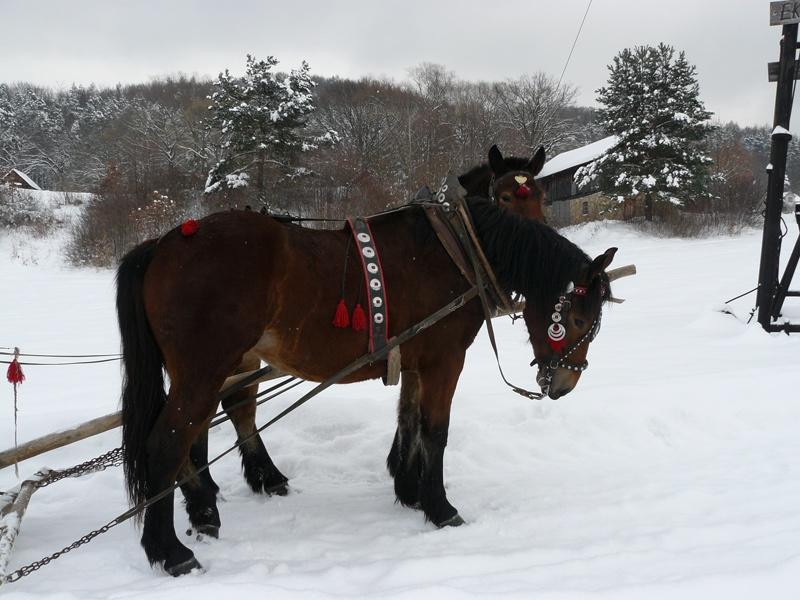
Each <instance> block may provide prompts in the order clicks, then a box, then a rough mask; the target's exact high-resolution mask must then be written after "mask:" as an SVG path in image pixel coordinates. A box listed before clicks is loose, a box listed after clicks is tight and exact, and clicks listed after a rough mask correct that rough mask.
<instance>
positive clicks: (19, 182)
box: [0, 169, 42, 190]
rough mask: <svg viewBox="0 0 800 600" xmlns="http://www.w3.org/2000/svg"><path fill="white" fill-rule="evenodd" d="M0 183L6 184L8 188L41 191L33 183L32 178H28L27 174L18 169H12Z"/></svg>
mask: <svg viewBox="0 0 800 600" xmlns="http://www.w3.org/2000/svg"><path fill="white" fill-rule="evenodd" d="M0 183H4V184H6V185H8V186H11V187H14V188H20V189H24V190H41V189H42V188H40V187H39V186H38V185H36V182H35V181H33V179H31V178H30V177H28V176H27V175H26V174H25V173H23V172H22V171H20V170H18V169H11V170H10V171H9V172H8V173H6V174H5V175H4V176H3V178H2V179H0Z"/></svg>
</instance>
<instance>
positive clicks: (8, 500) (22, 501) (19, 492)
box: [0, 472, 47, 586]
mask: <svg viewBox="0 0 800 600" xmlns="http://www.w3.org/2000/svg"><path fill="white" fill-rule="evenodd" d="M46 474H47V473H46V472H45V473H37V474H36V475H34V476H33V477H31V478H30V479H26V480H25V481H23V482H22V483H21V484H20V486H19V487H18V488H17V489H16V490H14V491H11V492H5V493H3V494H0V586H2V585H3V582H4V581H5V580H6V573H7V569H8V562H9V561H10V560H11V551H12V550H13V549H14V542H15V541H16V539H17V535H19V529H20V526H21V525H22V517H24V516H25V510H26V509H27V508H28V503H29V502H30V500H31V496H32V495H33V492H35V491H36V490H37V489H38V488H37V483H38V482H39V480H41V479H42V477H44V476H45V475H46Z"/></svg>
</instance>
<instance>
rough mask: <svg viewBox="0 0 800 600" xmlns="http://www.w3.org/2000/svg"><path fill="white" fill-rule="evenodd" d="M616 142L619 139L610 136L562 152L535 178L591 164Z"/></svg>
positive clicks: (548, 162) (547, 163)
mask: <svg viewBox="0 0 800 600" xmlns="http://www.w3.org/2000/svg"><path fill="white" fill-rule="evenodd" d="M618 142H619V138H618V137H617V136H615V135H610V136H608V137H606V138H603V139H602V140H597V141H596V142H592V143H591V144H588V145H586V146H581V147H580V148H575V149H574V150H569V151H567V152H562V153H561V154H559V155H558V156H554V157H553V158H551V159H550V160H548V161H547V162H546V163H545V164H544V166H543V167H542V170H541V171H539V174H538V175H537V176H536V178H537V179H541V178H542V177H549V176H550V175H555V174H556V173H560V172H561V171H566V170H567V169H571V168H573V167H579V166H581V165H585V164H586V163H589V162H592V161H593V160H595V159H597V158H600V157H601V156H602V155H603V154H605V153H606V152H608V151H609V150H611V148H613V147H614V146H616V145H617V143H618Z"/></svg>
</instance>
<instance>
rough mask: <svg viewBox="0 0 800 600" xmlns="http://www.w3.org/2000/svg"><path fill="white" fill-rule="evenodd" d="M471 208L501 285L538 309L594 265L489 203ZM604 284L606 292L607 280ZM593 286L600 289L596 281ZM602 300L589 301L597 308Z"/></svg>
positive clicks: (547, 231)
mask: <svg viewBox="0 0 800 600" xmlns="http://www.w3.org/2000/svg"><path fill="white" fill-rule="evenodd" d="M467 206H468V207H469V211H470V214H471V215H472V220H473V222H474V224H475V229H476V233H477V235H478V238H479V239H480V242H481V246H482V247H483V251H484V253H485V254H486V258H487V259H488V260H489V262H490V263H491V264H492V266H493V267H494V269H495V274H496V275H497V278H498V281H499V283H500V285H502V286H504V287H505V288H506V289H507V291H515V292H520V293H521V294H522V295H524V296H525V298H526V300H528V301H529V302H532V303H533V304H534V305H536V306H545V307H546V306H549V305H550V304H552V303H553V301H554V299H555V298H557V297H558V295H559V294H561V293H563V292H564V290H565V289H566V287H567V284H568V283H569V282H570V281H572V282H577V281H578V279H579V278H580V276H581V275H582V274H583V271H584V269H586V267H588V266H589V264H590V263H591V259H590V258H589V257H588V256H587V255H586V253H585V252H584V251H583V250H581V249H580V248H578V246H576V245H575V244H573V243H572V242H570V241H569V240H568V239H567V238H565V237H564V236H562V235H560V234H559V233H557V232H556V231H555V230H553V229H552V228H551V227H550V226H548V225H545V224H543V223H539V222H538V221H533V220H530V219H525V218H523V217H520V216H519V215H516V214H514V213H512V212H511V211H507V210H503V209H500V208H498V207H497V206H496V205H495V204H493V203H492V202H490V201H489V200H487V199H486V198H481V197H475V196H473V197H470V198H467ZM604 283H605V285H606V286H608V280H607V278H605V277H604ZM592 284H593V285H592V287H594V285H598V283H597V281H596V280H595V282H592ZM607 296H610V289H609V290H608V294H607ZM599 297H600V294H595V293H590V294H587V296H586V299H587V302H594V301H595V299H597V298H599ZM587 308H588V309H589V310H597V309H599V307H597V306H589V307H587Z"/></svg>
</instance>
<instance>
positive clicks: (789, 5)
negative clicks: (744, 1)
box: [769, 1, 800, 25]
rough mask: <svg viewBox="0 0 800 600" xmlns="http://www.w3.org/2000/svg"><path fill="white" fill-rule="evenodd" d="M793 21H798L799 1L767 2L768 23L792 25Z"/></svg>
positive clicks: (799, 20) (799, 14) (799, 13)
mask: <svg viewBox="0 0 800 600" xmlns="http://www.w3.org/2000/svg"><path fill="white" fill-rule="evenodd" d="M793 23H800V1H798V2H770V3H769V24H770V25H792V24H793Z"/></svg>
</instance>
